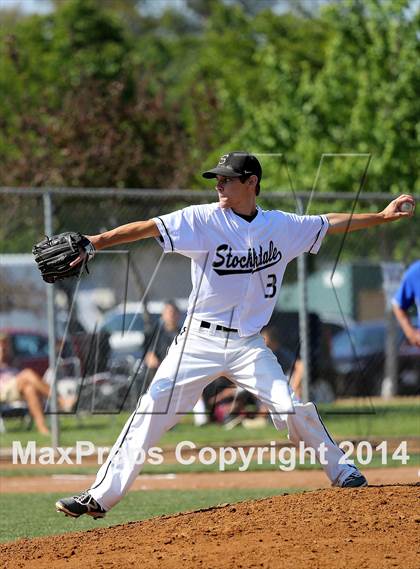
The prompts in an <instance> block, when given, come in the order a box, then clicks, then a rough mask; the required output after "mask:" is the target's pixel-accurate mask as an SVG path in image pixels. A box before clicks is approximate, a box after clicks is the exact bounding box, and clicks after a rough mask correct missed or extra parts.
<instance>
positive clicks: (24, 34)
mask: <svg viewBox="0 0 420 569" xmlns="http://www.w3.org/2000/svg"><path fill="white" fill-rule="evenodd" d="M152 4H153V3H152ZM152 4H151V3H150V2H149V1H148V0H106V1H103V2H101V1H100V0H69V1H67V2H56V10H55V11H54V12H52V13H51V14H48V15H44V16H30V17H21V18H15V19H13V18H11V17H9V19H8V20H7V21H8V28H7V30H6V28H5V27H3V28H2V29H1V31H0V39H1V48H0V91H1V93H2V97H1V98H0V124H1V126H2V128H1V131H0V157H1V161H0V178H1V184H3V185H5V184H8V185H47V184H49V185H68V186H94V187H95V186H96V187H97V186H116V187H129V186H131V187H133V186H135V187H188V186H191V185H198V184H202V180H201V178H200V171H201V169H202V167H203V166H206V165H207V164H209V165H210V164H213V162H214V160H215V159H216V157H217V156H218V155H219V154H221V153H224V152H226V151H228V150H231V149H249V150H251V151H253V152H256V153H265V154H269V155H270V156H265V157H264V156H263V157H262V161H263V167H264V184H263V186H264V189H276V188H282V189H288V188H290V185H291V184H293V186H294V187H295V188H299V189H310V188H312V187H314V189H315V191H316V192H318V191H351V192H354V191H357V189H358V188H359V186H360V181H361V178H362V176H363V172H364V169H365V167H366V164H367V160H368V158H367V156H366V155H368V154H371V155H372V160H371V163H370V165H369V171H368V174H369V175H368V183H367V186H366V190H365V191H382V192H383V191H389V192H390V193H397V192H407V193H413V192H416V191H417V192H418V191H419V182H418V177H417V163H416V158H417V156H416V151H417V149H418V146H419V133H420V130H419V126H418V116H419V113H420V101H419V97H418V71H417V69H418V65H417V61H418V59H419V39H418V34H417V30H418V25H419V20H420V17H419V12H418V11H417V12H416V11H415V9H414V8H413V6H412V5H411V4H410V2H409V1H408V0H406V1H404V0H399V1H398V2H396V1H391V0H366V1H363V2H362V1H361V0H346V1H340V2H338V1H337V2H335V1H331V2H328V3H326V4H322V6H323V8H322V9H321V10H320V11H317V10H315V9H314V10H312V9H311V10H310V11H307V10H306V11H305V10H303V8H302V5H301V4H299V5H294V4H293V3H289V4H283V8H284V6H286V7H287V6H288V8H289V9H288V11H286V12H285V11H284V10H283V11H275V10H274V8H275V7H276V6H277V5H278V2H277V3H276V2H273V1H271V0H266V1H264V2H259V3H258V6H256V4H255V3H253V2H248V1H244V0H241V1H239V0H235V1H229V2H228V1H226V0H212V1H211V2H202V1H201V0H188V2H187V3H186V6H187V10H178V9H177V8H176V7H175V6H172V5H168V6H167V7H166V8H165V9H164V10H161V11H160V12H159V11H156V10H151V7H153V6H152ZM293 6H294V7H293ZM323 153H329V154H334V155H336V154H339V155H340V156H329V157H325V158H324V159H323V161H322V164H321V165H322V167H320V168H319V166H320V159H321V155H322V154H323ZM349 153H350V154H355V153H356V154H357V156H354V155H353V156H348V154H349ZM273 154H275V155H276V156H272V155H273ZM342 154H345V156H342ZM360 154H361V155H360ZM318 168H319V172H318ZM317 172H318V175H317ZM315 181H316V184H315ZM337 207H340V208H341V207H343V204H337Z"/></svg>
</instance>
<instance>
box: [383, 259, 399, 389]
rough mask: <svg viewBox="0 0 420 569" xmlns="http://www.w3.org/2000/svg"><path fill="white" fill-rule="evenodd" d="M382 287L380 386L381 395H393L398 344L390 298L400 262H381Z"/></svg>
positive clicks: (395, 382)
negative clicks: (383, 328)
mask: <svg viewBox="0 0 420 569" xmlns="http://www.w3.org/2000/svg"><path fill="white" fill-rule="evenodd" d="M381 269H382V279H383V281H382V288H383V291H384V294H385V320H386V340H385V366H384V371H385V376H384V378H383V383H382V387H381V395H382V396H383V397H388V398H389V397H393V396H394V395H396V394H397V392H398V345H397V322H396V320H395V317H394V313H393V311H392V298H393V296H394V294H395V293H396V292H397V290H398V287H399V284H400V281H401V277H402V275H403V272H404V266H403V264H402V263H396V262H384V263H381Z"/></svg>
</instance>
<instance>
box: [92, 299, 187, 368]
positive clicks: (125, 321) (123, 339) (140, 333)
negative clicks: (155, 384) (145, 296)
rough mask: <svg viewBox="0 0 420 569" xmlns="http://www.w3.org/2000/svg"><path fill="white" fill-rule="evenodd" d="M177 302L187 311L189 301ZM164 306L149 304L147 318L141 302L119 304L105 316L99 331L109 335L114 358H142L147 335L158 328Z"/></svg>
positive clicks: (160, 302)
mask: <svg viewBox="0 0 420 569" xmlns="http://www.w3.org/2000/svg"><path fill="white" fill-rule="evenodd" d="M175 302H176V304H177V306H178V307H179V309H180V311H181V313H183V311H184V310H186V306H187V300H186V299H176V300H175ZM164 304H165V303H164V302H163V301H150V302H148V303H147V317H146V314H145V311H144V305H143V304H142V303H141V302H127V303H126V304H119V305H118V306H116V307H115V308H112V309H111V310H109V311H108V312H107V313H106V314H105V315H104V319H103V321H102V323H101V325H100V328H99V330H100V332H106V333H108V334H109V344H110V347H111V351H112V357H116V356H126V355H132V356H134V357H135V358H140V357H142V355H143V350H144V341H145V337H146V333H147V331H148V330H152V329H153V328H154V326H156V324H157V322H158V321H159V318H160V315H161V314H162V310H163V307H164ZM183 316H184V314H183Z"/></svg>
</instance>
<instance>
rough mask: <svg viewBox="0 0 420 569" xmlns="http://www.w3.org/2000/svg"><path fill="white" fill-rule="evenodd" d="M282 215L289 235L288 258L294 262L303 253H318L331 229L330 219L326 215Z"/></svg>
mask: <svg viewBox="0 0 420 569" xmlns="http://www.w3.org/2000/svg"><path fill="white" fill-rule="evenodd" d="M281 213H282V214H283V216H284V218H283V222H284V223H285V231H286V233H285V235H287V249H286V251H285V252H286V255H287V258H288V259H289V260H292V259H294V258H295V257H298V256H299V255H301V254H302V253H314V254H316V253H318V251H319V248H320V247H321V243H322V241H323V239H324V237H325V235H326V233H327V231H328V228H329V222H328V218H327V217H326V216H325V215H297V214H295V213H284V212H281Z"/></svg>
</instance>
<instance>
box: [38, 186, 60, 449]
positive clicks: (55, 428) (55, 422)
mask: <svg viewBox="0 0 420 569" xmlns="http://www.w3.org/2000/svg"><path fill="white" fill-rule="evenodd" d="M42 197H43V201H44V232H45V235H49V236H50V235H53V210H52V198H51V193H50V192H44V193H43V195H42ZM46 287H47V318H48V357H49V368H50V371H51V378H52V382H51V397H50V413H51V415H50V421H51V446H52V448H54V449H56V448H57V447H58V446H59V438H60V424H59V417H58V413H57V409H58V405H57V377H56V375H57V373H56V372H57V366H56V364H57V362H56V351H55V350H56V330H55V301H54V296H55V295H54V285H53V284H46Z"/></svg>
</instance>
